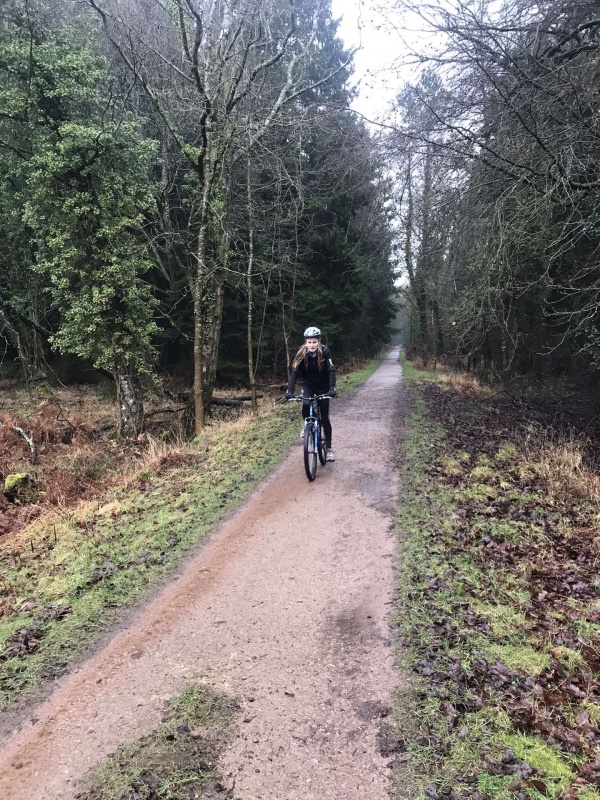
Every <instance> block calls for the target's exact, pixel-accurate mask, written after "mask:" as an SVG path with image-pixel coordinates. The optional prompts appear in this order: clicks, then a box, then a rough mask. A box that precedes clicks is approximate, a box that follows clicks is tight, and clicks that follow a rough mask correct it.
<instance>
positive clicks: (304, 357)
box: [285, 327, 337, 461]
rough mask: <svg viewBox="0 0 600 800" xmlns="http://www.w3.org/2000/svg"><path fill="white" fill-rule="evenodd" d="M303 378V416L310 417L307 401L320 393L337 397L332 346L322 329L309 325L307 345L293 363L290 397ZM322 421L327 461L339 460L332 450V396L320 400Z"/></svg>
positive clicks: (298, 353) (287, 397)
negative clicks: (325, 339)
mask: <svg viewBox="0 0 600 800" xmlns="http://www.w3.org/2000/svg"><path fill="white" fill-rule="evenodd" d="M298 378H300V382H301V383H302V397H303V398H304V400H305V402H303V403H302V416H303V417H304V418H306V417H307V416H308V407H309V404H308V403H307V402H306V400H308V399H309V398H311V397H314V396H315V395H319V394H326V395H328V397H335V396H336V394H337V392H336V390H335V367H334V366H333V361H332V358H331V351H330V349H329V348H328V347H325V346H324V345H322V344H321V331H320V330H319V329H318V328H313V327H311V328H307V329H306V330H305V331H304V344H303V345H302V347H301V348H300V350H298V352H297V353H296V357H295V358H294V360H293V362H292V373H291V375H290V382H289V385H288V388H287V391H286V393H285V397H286V400H290V399H291V398H292V397H293V396H294V387H295V386H296V380H297V379H298ZM318 403H319V409H320V411H321V420H322V422H323V430H324V431H325V441H326V443H327V461H335V456H334V455H333V450H332V449H331V422H330V421H329V399H328V398H327V399H323V400H319V401H318Z"/></svg>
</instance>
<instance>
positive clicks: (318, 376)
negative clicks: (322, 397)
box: [288, 346, 335, 394]
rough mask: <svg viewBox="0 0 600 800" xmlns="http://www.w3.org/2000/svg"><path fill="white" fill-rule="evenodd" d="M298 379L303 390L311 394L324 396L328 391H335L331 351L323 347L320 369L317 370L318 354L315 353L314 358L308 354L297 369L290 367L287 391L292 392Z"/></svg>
mask: <svg viewBox="0 0 600 800" xmlns="http://www.w3.org/2000/svg"><path fill="white" fill-rule="evenodd" d="M298 379H300V382H301V384H302V387H303V389H309V390H310V391H311V393H312V394H325V392H327V391H329V389H335V367H334V366H333V359H332V357H331V350H330V349H329V348H328V347H325V346H323V364H322V366H321V369H319V363H318V353H315V354H314V356H311V355H310V354H309V355H308V357H307V358H306V359H305V360H303V361H301V362H300V363H299V364H298V366H297V367H292V374H291V375H290V382H289V385H288V391H290V392H293V391H294V387H295V385H296V381H297V380H298Z"/></svg>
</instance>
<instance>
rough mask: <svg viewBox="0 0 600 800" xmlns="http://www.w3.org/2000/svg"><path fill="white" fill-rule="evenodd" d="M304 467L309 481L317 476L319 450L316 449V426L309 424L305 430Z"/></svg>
mask: <svg viewBox="0 0 600 800" xmlns="http://www.w3.org/2000/svg"><path fill="white" fill-rule="evenodd" d="M304 469H305V470H306V477H307V478H308V480H309V481H314V479H315V478H316V477H317V451H316V449H315V426H314V424H312V423H311V424H309V425H307V426H306V430H305V431H304Z"/></svg>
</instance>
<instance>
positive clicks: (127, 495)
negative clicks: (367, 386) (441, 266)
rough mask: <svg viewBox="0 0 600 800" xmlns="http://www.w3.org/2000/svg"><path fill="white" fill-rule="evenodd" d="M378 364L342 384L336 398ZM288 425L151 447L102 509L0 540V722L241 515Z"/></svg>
mask: <svg viewBox="0 0 600 800" xmlns="http://www.w3.org/2000/svg"><path fill="white" fill-rule="evenodd" d="M378 363H379V362H378V361H377V360H373V361H371V362H369V363H368V364H367V365H366V366H365V367H363V368H362V369H359V370H356V371H353V372H351V373H348V374H345V375H340V377H339V380H338V387H339V390H340V394H341V395H343V394H345V393H346V392H348V391H350V390H351V389H353V388H355V387H356V386H358V385H360V384H361V383H363V382H364V381H365V380H366V378H367V377H368V376H369V375H370V374H371V373H372V372H373V371H374V370H375V369H376V367H377V366H378ZM297 420H298V409H297V407H296V406H293V407H292V406H290V405H285V404H284V405H277V406H274V407H272V408H271V409H270V410H268V412H267V413H263V414H259V415H258V416H252V415H251V414H245V415H243V416H241V417H240V418H239V419H237V420H236V421H233V422H229V423H219V424H217V425H215V426H214V427H212V428H208V429H207V432H206V434H204V435H203V436H202V437H200V438H199V439H197V440H195V442H193V443H191V444H187V445H185V446H183V447H181V446H180V447H178V448H175V449H173V448H169V446H167V445H165V446H164V447H163V448H162V449H161V447H157V448H155V452H153V453H152V454H151V457H149V458H148V459H147V462H146V464H145V465H144V466H143V468H140V469H138V471H137V472H136V474H135V475H134V476H131V477H130V478H128V479H127V480H125V482H124V483H123V485H121V486H119V487H117V488H114V489H111V490H109V491H108V492H107V494H106V495H105V496H104V497H103V499H102V501H97V500H95V501H93V502H87V503H82V504H80V505H79V506H77V507H75V508H73V509H63V510H61V509H55V510H53V511H52V512H50V513H48V514H45V515H44V516H43V517H40V518H39V519H38V520H36V521H35V522H34V523H32V524H31V525H29V526H28V527H26V528H24V529H22V530H21V531H20V532H19V533H17V534H15V535H12V536H9V537H5V538H3V539H1V540H0V575H1V577H0V710H1V709H2V708H5V707H6V706H7V705H8V704H9V703H10V702H12V701H15V700H17V699H23V698H27V697H30V696H31V695H32V694H33V693H35V692H36V691H37V690H38V689H39V687H40V684H41V683H42V682H43V681H44V680H47V679H51V678H54V677H56V676H57V675H59V674H61V673H62V672H64V671H65V669H66V668H67V667H68V665H69V664H70V663H72V662H73V660H74V659H75V658H76V657H77V656H78V655H80V654H81V653H82V652H83V651H84V649H85V648H86V647H88V646H89V645H90V644H91V643H93V642H94V641H95V640H97V639H98V638H99V636H100V635H102V633H103V632H104V631H106V630H107V629H108V628H109V627H110V626H111V625H112V624H114V622H115V619H116V618H117V616H118V614H119V611H120V609H122V608H124V607H127V606H128V605H131V604H132V603H134V602H136V601H137V600H139V599H140V598H141V597H143V596H144V594H145V593H146V592H148V590H149V589H150V588H151V587H152V585H153V584H155V583H156V581H157V580H158V579H159V578H160V577H161V576H163V575H165V574H167V573H168V572H169V571H170V570H172V569H173V567H174V565H175V564H176V563H177V562H178V561H179V560H180V559H181V558H182V556H183V554H184V553H185V552H186V551H187V550H189V548H190V547H192V546H193V545H194V544H196V543H197V542H198V541H200V540H201V539H202V538H203V537H204V536H205V535H206V533H207V532H208V531H210V530H211V529H212V528H213V527H214V526H215V525H216V524H217V523H218V522H219V521H220V520H221V519H223V517H224V516H225V515H226V514H227V513H229V512H231V511H232V510H233V509H234V508H236V507H237V506H239V505H240V503H241V502H242V501H243V500H244V499H245V498H246V497H247V496H248V495H249V494H250V492H251V491H252V490H253V489H254V488H255V487H256V486H257V484H258V483H259V481H260V480H262V479H263V478H264V477H265V475H267V474H268V473H269V472H270V471H271V470H272V469H273V467H274V466H275V465H276V464H277V463H279V462H280V461H281V459H282V458H283V457H284V456H285V455H286V454H287V451H288V448H289V445H290V444H291V443H292V441H294V440H295V439H296V437H297V433H298V425H296V424H293V423H295V422H296V421H297ZM298 480H299V481H302V472H301V469H300V464H299V472H298Z"/></svg>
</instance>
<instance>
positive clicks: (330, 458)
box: [327, 447, 335, 461]
mask: <svg viewBox="0 0 600 800" xmlns="http://www.w3.org/2000/svg"><path fill="white" fill-rule="evenodd" d="M327 461H335V456H334V454H333V450H332V449H331V447H328V448H327Z"/></svg>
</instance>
